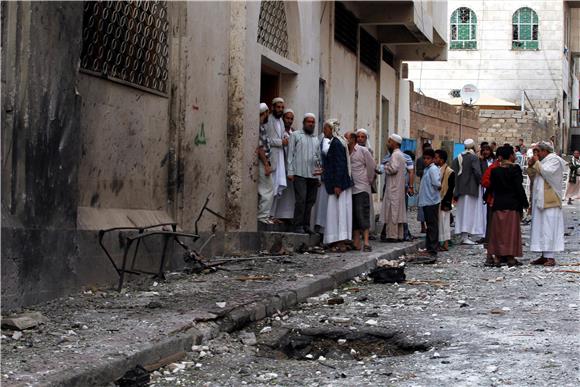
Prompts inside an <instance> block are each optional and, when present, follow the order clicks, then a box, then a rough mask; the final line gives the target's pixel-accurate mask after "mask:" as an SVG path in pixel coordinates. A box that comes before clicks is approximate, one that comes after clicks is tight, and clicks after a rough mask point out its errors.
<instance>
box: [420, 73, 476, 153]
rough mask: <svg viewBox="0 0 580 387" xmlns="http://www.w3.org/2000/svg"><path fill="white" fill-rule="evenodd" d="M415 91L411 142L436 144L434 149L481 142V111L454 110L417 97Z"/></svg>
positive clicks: (450, 106) (426, 98)
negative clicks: (471, 140) (447, 143)
mask: <svg viewBox="0 0 580 387" xmlns="http://www.w3.org/2000/svg"><path fill="white" fill-rule="evenodd" d="M410 87H411V96H410V97H411V98H410V99H411V101H410V109H411V138H413V139H417V142H418V144H419V143H420V142H421V139H430V140H432V143H433V146H434V147H440V146H441V143H442V142H443V141H453V142H461V141H463V140H465V139H466V138H477V134H478V130H479V118H478V109H474V108H466V107H459V106H452V105H449V104H447V103H445V102H441V101H439V100H436V99H434V98H429V97H427V96H425V95H422V94H419V93H416V92H414V91H412V90H413V84H412V83H411V84H410Z"/></svg>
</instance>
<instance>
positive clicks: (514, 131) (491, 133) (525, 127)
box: [479, 110, 554, 145]
mask: <svg viewBox="0 0 580 387" xmlns="http://www.w3.org/2000/svg"><path fill="white" fill-rule="evenodd" d="M479 117H480V119H479V121H480V129H479V141H480V142H481V141H488V142H491V141H495V142H496V143H497V144H499V145H501V144H504V143H509V144H512V145H516V144H518V140H519V139H520V138H523V139H524V144H528V145H530V144H532V143H535V142H538V141H546V140H548V139H549V138H550V136H551V135H552V134H551V133H553V130H554V129H553V120H548V121H546V120H541V119H538V115H536V114H535V113H534V112H529V111H526V112H522V111H519V110H481V111H480V115H479Z"/></svg>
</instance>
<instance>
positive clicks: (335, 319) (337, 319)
mask: <svg viewBox="0 0 580 387" xmlns="http://www.w3.org/2000/svg"><path fill="white" fill-rule="evenodd" d="M328 320H329V321H331V322H334V323H337V324H348V323H350V322H351V321H352V320H351V319H350V318H349V317H330V318H329V319H328Z"/></svg>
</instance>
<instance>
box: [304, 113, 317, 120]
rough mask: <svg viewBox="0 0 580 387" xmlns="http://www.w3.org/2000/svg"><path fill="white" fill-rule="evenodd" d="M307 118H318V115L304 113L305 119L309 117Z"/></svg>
mask: <svg viewBox="0 0 580 387" xmlns="http://www.w3.org/2000/svg"><path fill="white" fill-rule="evenodd" d="M307 118H314V119H315V120H316V116H315V115H314V113H306V114H305V115H304V119H307Z"/></svg>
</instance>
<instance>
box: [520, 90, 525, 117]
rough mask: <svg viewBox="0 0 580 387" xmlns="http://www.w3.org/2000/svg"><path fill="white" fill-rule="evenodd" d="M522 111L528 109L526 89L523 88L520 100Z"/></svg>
mask: <svg viewBox="0 0 580 387" xmlns="http://www.w3.org/2000/svg"><path fill="white" fill-rule="evenodd" d="M520 105H521V106H520V111H522V112H524V111H526V108H525V106H526V96H525V95H524V91H523V90H522V96H521V101H520Z"/></svg>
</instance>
